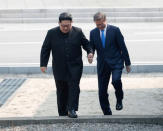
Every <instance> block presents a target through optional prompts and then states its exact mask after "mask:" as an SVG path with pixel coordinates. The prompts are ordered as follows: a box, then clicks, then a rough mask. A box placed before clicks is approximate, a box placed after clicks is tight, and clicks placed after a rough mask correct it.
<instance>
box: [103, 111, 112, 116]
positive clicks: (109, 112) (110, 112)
mask: <svg viewBox="0 0 163 131" xmlns="http://www.w3.org/2000/svg"><path fill="white" fill-rule="evenodd" d="M104 115H112V111H111V110H108V111H106V112H104Z"/></svg>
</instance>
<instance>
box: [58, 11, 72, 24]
mask: <svg viewBox="0 0 163 131" xmlns="http://www.w3.org/2000/svg"><path fill="white" fill-rule="evenodd" d="M62 20H70V21H72V15H71V14H70V13H67V12H63V13H61V14H60V15H59V22H62Z"/></svg>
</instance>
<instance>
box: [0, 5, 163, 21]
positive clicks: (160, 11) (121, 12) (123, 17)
mask: <svg viewBox="0 0 163 131" xmlns="http://www.w3.org/2000/svg"><path fill="white" fill-rule="evenodd" d="M65 11H67V12H70V13H71V14H72V15H73V17H74V22H80V23H90V22H92V21H93V15H94V13H95V12H97V11H102V12H105V13H106V15H107V17H108V21H109V22H162V21H163V8H69V9H68V8H67V9H24V10H23V9H10V10H0V18H1V19H0V23H54V22H58V15H59V14H60V13H61V12H65Z"/></svg>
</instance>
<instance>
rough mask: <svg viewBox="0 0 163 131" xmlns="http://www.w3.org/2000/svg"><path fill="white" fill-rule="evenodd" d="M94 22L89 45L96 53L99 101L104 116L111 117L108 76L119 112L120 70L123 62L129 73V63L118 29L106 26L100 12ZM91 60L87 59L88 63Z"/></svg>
mask: <svg viewBox="0 0 163 131" xmlns="http://www.w3.org/2000/svg"><path fill="white" fill-rule="evenodd" d="M94 22H95V24H96V27H97V28H95V29H93V30H92V31H91V32H90V43H91V46H92V49H93V51H95V50H96V52H97V73H98V88H99V101H100V105H101V108H102V111H103V113H104V115H112V111H111V109H110V104H109V100H108V93H107V90H108V83H109V79H110V75H112V85H113V86H114V88H115V95H116V98H117V103H116V110H121V109H122V108H123V104H122V99H123V90H122V82H121V75H122V69H123V68H124V62H125V65H126V70H127V73H129V72H130V70H131V69H130V65H131V62H130V58H129V54H128V51H127V48H126V45H125V42H124V38H123V35H122V34H121V32H120V29H119V28H118V27H116V26H113V25H109V24H107V22H106V15H105V14H104V13H101V12H98V13H96V14H95V15H94ZM92 60H93V59H92V58H89V61H90V63H91V62H92Z"/></svg>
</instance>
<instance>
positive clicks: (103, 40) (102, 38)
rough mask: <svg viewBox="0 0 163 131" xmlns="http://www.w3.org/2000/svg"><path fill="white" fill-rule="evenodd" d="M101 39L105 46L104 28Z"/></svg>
mask: <svg viewBox="0 0 163 131" xmlns="http://www.w3.org/2000/svg"><path fill="white" fill-rule="evenodd" d="M101 40H102V46H103V48H105V34H104V30H101Z"/></svg>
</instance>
